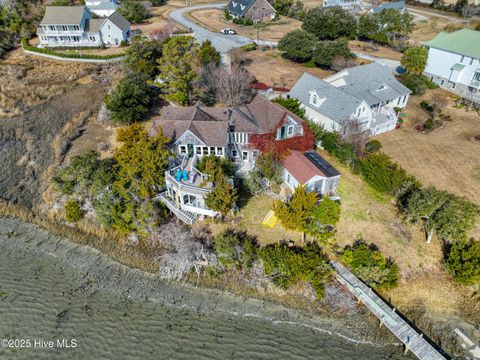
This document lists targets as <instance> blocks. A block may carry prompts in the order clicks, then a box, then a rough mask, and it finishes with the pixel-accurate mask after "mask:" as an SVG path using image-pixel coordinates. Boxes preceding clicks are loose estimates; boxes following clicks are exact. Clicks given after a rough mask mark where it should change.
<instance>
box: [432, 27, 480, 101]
mask: <svg viewBox="0 0 480 360" xmlns="http://www.w3.org/2000/svg"><path fill="white" fill-rule="evenodd" d="M425 45H426V46H427V47H428V60H427V66H426V67H425V72H424V74H425V75H426V76H428V77H429V78H430V80H432V81H433V82H435V83H436V84H438V85H439V86H441V87H442V88H444V89H446V90H449V91H451V92H453V93H456V94H459V95H461V96H462V98H464V99H466V100H469V101H471V102H474V103H476V104H477V105H480V31H475V30H471V29H462V30H458V31H455V32H453V33H443V32H442V33H440V34H438V35H437V36H436V37H435V38H434V39H432V40H430V41H427V42H426V43H425Z"/></svg>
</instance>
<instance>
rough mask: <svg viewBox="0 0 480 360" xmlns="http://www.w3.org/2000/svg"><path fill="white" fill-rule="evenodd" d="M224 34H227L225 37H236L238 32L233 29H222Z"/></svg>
mask: <svg viewBox="0 0 480 360" xmlns="http://www.w3.org/2000/svg"><path fill="white" fill-rule="evenodd" d="M220 32H221V33H222V34H225V35H235V34H236V33H237V32H236V31H235V30H233V29H222V31H220Z"/></svg>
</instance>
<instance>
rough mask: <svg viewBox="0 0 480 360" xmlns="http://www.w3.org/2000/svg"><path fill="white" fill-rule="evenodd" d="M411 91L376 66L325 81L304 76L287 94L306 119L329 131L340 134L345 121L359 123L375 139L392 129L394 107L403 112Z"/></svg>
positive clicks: (357, 68) (355, 69) (347, 72)
mask: <svg viewBox="0 0 480 360" xmlns="http://www.w3.org/2000/svg"><path fill="white" fill-rule="evenodd" d="M410 93H411V91H410V90H409V89H408V88H407V87H405V86H404V85H402V84H401V83H400V82H399V81H397V79H395V77H394V76H393V74H392V72H391V71H390V69H389V68H388V67H387V66H384V65H381V64H379V63H377V62H373V63H371V64H367V65H362V66H356V67H353V68H348V69H345V70H343V71H340V72H339V73H337V74H335V75H332V76H330V77H328V78H325V79H323V80H322V79H320V78H317V77H315V76H313V75H310V74H308V73H304V74H303V75H302V77H301V78H300V79H299V80H298V81H297V83H296V84H295V85H294V87H293V88H292V89H291V90H290V92H289V93H288V96H289V97H293V98H297V99H298V100H299V101H300V102H301V104H302V107H303V108H304V109H305V115H306V116H307V117H308V118H310V119H311V120H313V121H315V122H316V123H318V124H321V125H323V126H324V128H325V129H326V130H329V131H339V130H340V129H341V126H342V123H343V122H344V121H345V120H347V119H352V118H356V119H358V120H359V121H360V122H361V123H362V125H363V127H364V129H370V131H371V134H372V135H378V134H381V133H384V132H387V131H390V130H393V129H395V127H396V125H397V121H398V118H397V114H396V113H395V111H394V108H395V107H398V108H402V109H403V108H405V106H406V105H407V102H408V97H409V95H410Z"/></svg>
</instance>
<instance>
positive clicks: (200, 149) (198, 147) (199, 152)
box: [195, 146, 202, 155]
mask: <svg viewBox="0 0 480 360" xmlns="http://www.w3.org/2000/svg"><path fill="white" fill-rule="evenodd" d="M195 154H197V155H202V148H201V147H200V146H195Z"/></svg>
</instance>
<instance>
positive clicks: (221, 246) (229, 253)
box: [213, 229, 258, 270]
mask: <svg viewBox="0 0 480 360" xmlns="http://www.w3.org/2000/svg"><path fill="white" fill-rule="evenodd" d="M213 249H214V250H215V253H216V254H217V257H218V262H219V263H220V265H221V266H222V267H223V268H224V269H235V270H249V269H250V268H251V267H252V265H253V263H254V262H255V260H256V259H257V257H258V244H257V240H256V238H255V237H253V236H249V235H247V233H246V232H238V231H235V230H232V229H227V230H225V231H224V232H222V233H221V234H219V235H217V236H215V238H214V239H213Z"/></svg>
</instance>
